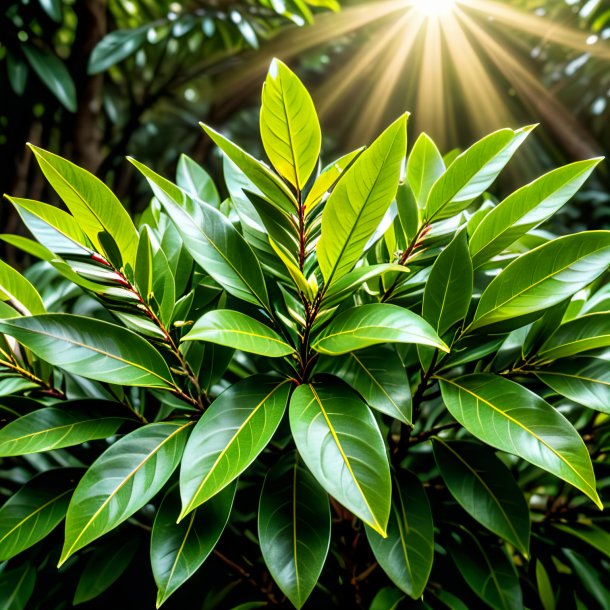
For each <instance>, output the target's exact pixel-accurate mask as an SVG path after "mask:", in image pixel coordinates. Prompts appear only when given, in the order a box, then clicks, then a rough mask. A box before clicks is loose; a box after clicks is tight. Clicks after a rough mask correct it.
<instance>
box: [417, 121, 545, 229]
mask: <svg viewBox="0 0 610 610" xmlns="http://www.w3.org/2000/svg"><path fill="white" fill-rule="evenodd" d="M533 128H534V126H531V127H524V128H523V129H518V130H516V131H513V130H512V129H500V130H499V131H496V132H494V133H492V134H490V135H488V136H486V137H484V138H483V139H482V140H479V141H478V142H476V143H475V144H473V145H472V146H471V147H470V148H469V149H468V150H466V151H464V152H463V153H462V154H461V155H459V156H458V157H457V158H456V159H455V161H453V163H451V165H450V166H449V167H448V168H447V171H446V172H445V173H444V174H443V175H442V176H441V177H440V178H439V179H438V180H437V181H436V182H435V183H434V184H433V186H432V188H431V189H430V194H429V195H428V199H427V201H426V208H425V218H426V220H427V222H431V221H432V220H442V219H443V218H451V217H452V216H455V215H457V214H459V213H460V212H461V211H462V210H465V209H466V208H467V207H468V206H469V205H470V203H471V202H472V201H473V200H474V199H476V198H477V197H478V196H479V195H481V194H482V193H483V192H484V191H485V190H486V189H487V187H488V186H489V185H490V184H491V183H492V182H493V181H494V180H495V179H496V176H497V175H498V174H499V173H500V172H501V171H502V169H503V167H504V166H505V165H506V164H507V163H508V161H509V160H510V158H511V157H512V156H513V154H514V152H515V151H516V150H517V148H519V146H520V145H521V144H522V143H523V141H524V140H525V138H526V137H527V136H528V135H529V133H530V132H531V131H532V129H533Z"/></svg>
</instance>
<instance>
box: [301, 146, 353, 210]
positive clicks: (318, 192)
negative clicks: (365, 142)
mask: <svg viewBox="0 0 610 610" xmlns="http://www.w3.org/2000/svg"><path fill="white" fill-rule="evenodd" d="M363 150H364V147H362V148H357V149H356V150H353V151H352V152H350V153H347V154H346V155H343V156H342V157H340V158H339V159H337V160H336V161H335V162H333V163H331V164H330V165H329V166H328V167H326V168H325V169H324V171H323V172H322V173H321V174H320V175H319V176H318V177H317V178H316V181H315V182H314V183H313V186H312V187H311V189H310V191H309V193H307V197H306V199H305V203H304V207H305V215H306V216H307V215H309V214H311V212H312V211H313V209H314V208H315V207H316V206H317V205H318V204H319V203H320V202H321V201H322V200H323V199H324V196H325V195H326V194H327V193H328V192H329V191H330V190H331V189H332V188H333V187H334V186H335V184H337V182H338V181H339V180H340V179H341V178H342V176H343V174H344V172H345V170H346V169H347V168H348V167H350V165H351V164H352V163H353V162H354V161H355V160H356V159H357V158H358V155H360V153H361V152H362V151H363Z"/></svg>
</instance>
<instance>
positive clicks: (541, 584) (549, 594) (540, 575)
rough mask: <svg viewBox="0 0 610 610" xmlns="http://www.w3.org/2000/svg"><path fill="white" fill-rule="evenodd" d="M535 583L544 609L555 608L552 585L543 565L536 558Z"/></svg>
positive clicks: (552, 609) (551, 609)
mask: <svg viewBox="0 0 610 610" xmlns="http://www.w3.org/2000/svg"><path fill="white" fill-rule="evenodd" d="M536 584H537V585H538V595H539V597H540V601H541V602H542V607H543V608H544V610H555V608H556V604H555V592H554V591H553V585H552V584H551V580H550V578H549V575H548V574H547V571H546V570H545V569H544V565H543V564H542V563H541V562H540V561H539V560H538V559H537V560H536Z"/></svg>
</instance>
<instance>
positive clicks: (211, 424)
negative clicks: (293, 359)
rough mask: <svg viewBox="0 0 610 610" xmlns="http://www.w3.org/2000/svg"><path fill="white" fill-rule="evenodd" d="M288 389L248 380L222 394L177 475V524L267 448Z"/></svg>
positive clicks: (269, 381) (205, 417)
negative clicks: (179, 507)
mask: <svg viewBox="0 0 610 610" xmlns="http://www.w3.org/2000/svg"><path fill="white" fill-rule="evenodd" d="M289 390H290V384H289V381H288V380H284V381H280V380H279V379H274V378H272V377H262V376H253V377H249V378H247V379H243V380H242V381H239V382H238V383H235V384H234V385H232V386H231V387H229V389H227V390H225V391H224V392H223V393H222V394H221V395H220V396H219V397H218V398H217V399H216V400H215V401H214V402H213V403H212V404H211V405H210V407H209V408H208V409H207V410H206V412H205V413H204V414H203V416H202V417H201V419H200V420H199V421H198V422H197V425H196V426H195V429H194V430H193V433H192V435H191V437H190V439H189V442H188V444H187V446H186V449H185V452H184V459H183V461H182V467H181V469H180V495H181V497H182V512H181V514H180V517H179V520H182V519H184V518H185V516H186V515H187V514H188V513H189V512H191V511H192V510H193V509H194V508H196V507H197V506H199V505H200V504H203V503H204V502H206V501H207V500H208V499H209V498H211V497H212V496H214V495H215V494H217V493H218V492H219V491H221V490H222V489H223V488H225V487H226V486H227V485H228V484H229V483H231V481H234V480H235V479H236V478H237V477H238V476H239V475H240V474H241V473H242V472H243V471H244V470H245V469H246V468H248V466H250V464H251V463H252V462H253V461H254V460H255V459H256V457H257V456H258V454H259V453H260V452H261V451H262V450H263V449H264V448H265V447H266V446H267V443H268V442H269V441H270V440H271V437H272V436H273V434H274V432H275V431H276V429H277V427H278V426H279V424H280V421H281V419H282V416H283V415H284V412H285V410H286V403H287V401H288V392H289Z"/></svg>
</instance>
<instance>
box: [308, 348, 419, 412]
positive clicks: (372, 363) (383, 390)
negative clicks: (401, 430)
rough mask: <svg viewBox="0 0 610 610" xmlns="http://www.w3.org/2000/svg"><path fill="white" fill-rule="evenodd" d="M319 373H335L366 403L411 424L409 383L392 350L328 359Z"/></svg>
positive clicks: (325, 359) (318, 369) (321, 364)
mask: <svg viewBox="0 0 610 610" xmlns="http://www.w3.org/2000/svg"><path fill="white" fill-rule="evenodd" d="M316 372H323V373H331V374H333V375H335V376H336V377H338V378H339V379H342V380H343V381H345V382H346V383H347V384H349V385H350V386H351V387H352V388H354V390H356V391H357V392H358V393H359V394H360V396H362V398H364V400H365V402H366V403H367V404H368V405H369V406H370V407H372V408H373V409H376V410H377V411H381V412H382V413H385V414H386V415H389V416H390V417H394V418H396V419H398V420H400V421H402V422H404V423H405V424H409V423H411V417H412V405H411V391H410V388H409V380H408V378H407V375H406V373H405V367H404V365H403V364H402V362H401V361H400V358H399V357H398V354H397V353H396V352H395V351H394V349H392V348H391V347H386V346H383V347H382V346H379V347H376V348H373V349H366V350H362V351H359V352H358V353H357V354H354V353H353V352H352V353H350V354H346V355H345V356H343V357H330V358H324V359H323V360H322V361H321V363H320V364H319V365H318V367H317V368H316Z"/></svg>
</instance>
